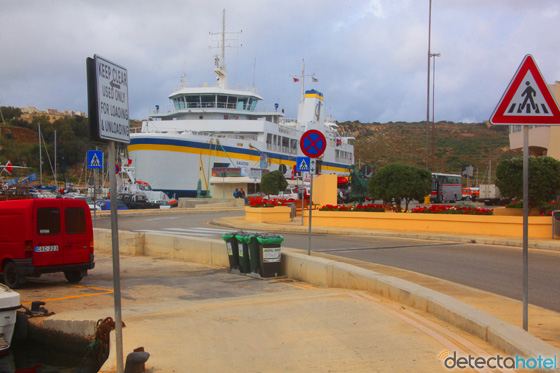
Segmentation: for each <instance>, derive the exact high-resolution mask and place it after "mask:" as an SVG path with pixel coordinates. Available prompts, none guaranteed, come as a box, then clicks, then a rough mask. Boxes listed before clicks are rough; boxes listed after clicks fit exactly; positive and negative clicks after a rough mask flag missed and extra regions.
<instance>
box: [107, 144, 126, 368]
mask: <svg viewBox="0 0 560 373" xmlns="http://www.w3.org/2000/svg"><path fill="white" fill-rule="evenodd" d="M108 145H109V157H108V158H109V159H108V161H109V164H110V165H111V164H112V165H114V164H116V163H115V162H116V161H115V142H114V141H109V143H108ZM109 183H110V186H109V190H110V193H111V238H112V244H113V251H112V252H113V287H114V303H115V342H116V354H117V372H118V373H123V340H122V314H121V277H120V276H121V275H120V263H119V227H118V221H117V177H116V175H115V172H114V171H113V172H111V169H109Z"/></svg>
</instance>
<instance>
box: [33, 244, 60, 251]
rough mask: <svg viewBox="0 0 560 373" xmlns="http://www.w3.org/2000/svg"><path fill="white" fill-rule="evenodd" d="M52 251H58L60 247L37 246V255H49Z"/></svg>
mask: <svg viewBox="0 0 560 373" xmlns="http://www.w3.org/2000/svg"><path fill="white" fill-rule="evenodd" d="M50 251H58V245H54V246H35V252H36V253H48V252H50Z"/></svg>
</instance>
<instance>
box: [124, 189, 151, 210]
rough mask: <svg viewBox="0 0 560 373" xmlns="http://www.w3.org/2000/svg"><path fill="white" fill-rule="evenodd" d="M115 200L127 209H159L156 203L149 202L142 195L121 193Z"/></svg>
mask: <svg viewBox="0 0 560 373" xmlns="http://www.w3.org/2000/svg"><path fill="white" fill-rule="evenodd" d="M117 200H120V201H122V202H123V203H124V204H125V205H126V207H128V208H129V209H159V205H158V204H157V203H153V202H149V201H148V199H147V198H146V196H144V195H142V194H132V193H123V194H119V195H118V197H117Z"/></svg>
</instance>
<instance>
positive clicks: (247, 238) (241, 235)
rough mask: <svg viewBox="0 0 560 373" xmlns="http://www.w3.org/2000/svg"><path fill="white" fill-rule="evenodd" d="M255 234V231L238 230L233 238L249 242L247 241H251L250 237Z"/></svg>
mask: <svg viewBox="0 0 560 373" xmlns="http://www.w3.org/2000/svg"><path fill="white" fill-rule="evenodd" d="M255 235H256V233H255V232H238V233H237V234H236V235H235V238H237V241H239V242H245V243H249V241H251V237H254V236H255Z"/></svg>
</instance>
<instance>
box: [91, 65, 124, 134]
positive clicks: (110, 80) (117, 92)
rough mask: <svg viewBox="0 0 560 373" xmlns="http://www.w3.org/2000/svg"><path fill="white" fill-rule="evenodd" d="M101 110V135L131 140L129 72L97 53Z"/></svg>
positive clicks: (97, 75)
mask: <svg viewBox="0 0 560 373" xmlns="http://www.w3.org/2000/svg"><path fill="white" fill-rule="evenodd" d="M95 72H96V77H97V95H98V110H99V137H100V138H102V139H106V140H113V141H117V142H123V143H127V144H128V143H129V142H130V123H129V117H128V73H127V71H126V69H125V68H124V67H121V66H119V65H116V64H114V63H112V62H109V61H107V60H105V59H104V58H102V57H100V56H98V55H95Z"/></svg>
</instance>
